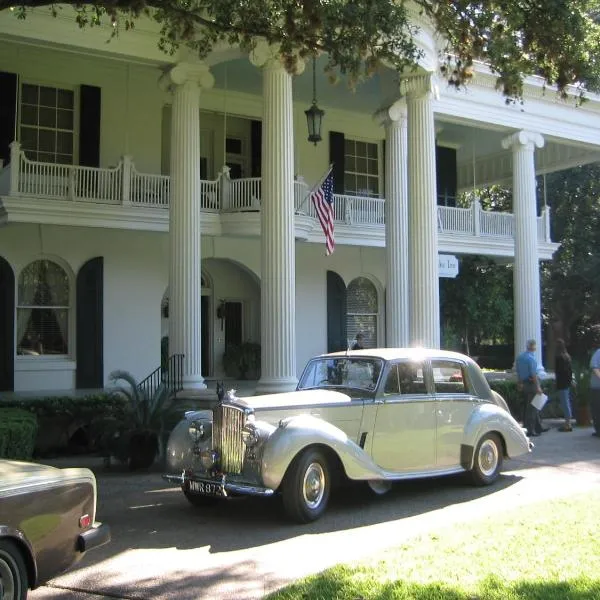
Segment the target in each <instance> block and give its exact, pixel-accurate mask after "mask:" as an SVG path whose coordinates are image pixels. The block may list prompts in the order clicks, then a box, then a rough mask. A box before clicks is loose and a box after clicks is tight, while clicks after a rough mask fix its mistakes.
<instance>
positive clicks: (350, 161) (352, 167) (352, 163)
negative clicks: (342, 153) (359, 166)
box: [344, 156, 356, 171]
mask: <svg viewBox="0 0 600 600" xmlns="http://www.w3.org/2000/svg"><path fill="white" fill-rule="evenodd" d="M344 162H345V163H346V164H345V166H344V170H346V171H356V158H355V157H354V156H346V158H345V161H344Z"/></svg>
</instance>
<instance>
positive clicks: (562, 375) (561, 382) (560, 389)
mask: <svg viewBox="0 0 600 600" xmlns="http://www.w3.org/2000/svg"><path fill="white" fill-rule="evenodd" d="M554 374H555V376H556V393H557V395H558V399H559V400H560V407H561V409H562V412H563V417H564V418H565V423H564V425H563V426H562V427H559V428H558V430H559V431H573V427H572V426H571V419H572V418H573V410H572V407H571V383H572V382H573V367H572V365H571V356H570V355H569V353H568V352H567V347H566V346H565V341H564V340H563V339H560V338H559V339H557V340H556V359H555V361H554Z"/></svg>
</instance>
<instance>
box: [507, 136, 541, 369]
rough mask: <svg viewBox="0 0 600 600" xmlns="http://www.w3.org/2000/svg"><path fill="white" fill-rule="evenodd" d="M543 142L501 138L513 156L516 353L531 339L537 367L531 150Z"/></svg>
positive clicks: (538, 336) (537, 280)
mask: <svg viewBox="0 0 600 600" xmlns="http://www.w3.org/2000/svg"><path fill="white" fill-rule="evenodd" d="M543 145H544V138H543V137H542V136H541V135H540V134H538V133H532V132H529V131H518V132H517V133H514V134H513V135H510V136H509V137H507V138H505V139H504V140H502V147H503V148H505V149H507V150H508V149H509V148H512V155H513V213H514V223H515V263H514V264H515V267H514V275H513V277H514V305H515V356H516V355H517V354H519V353H520V352H523V350H525V346H526V344H527V340H528V339H534V340H535V341H536V342H537V350H536V358H537V361H538V365H539V366H540V367H541V366H542V322H541V319H542V316H541V300H540V295H541V292H540V267H539V260H538V239H537V210H536V197H535V158H534V150H535V147H536V146H537V147H538V148H542V147H543Z"/></svg>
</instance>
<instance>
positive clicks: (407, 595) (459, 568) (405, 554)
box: [268, 490, 600, 600]
mask: <svg viewBox="0 0 600 600" xmlns="http://www.w3.org/2000/svg"><path fill="white" fill-rule="evenodd" d="M268 598H269V599H270V600H300V599H310V600H600V490H598V491H595V492H593V493H589V494H585V495H579V496H575V497H571V498H568V499H565V500H554V501H546V502H544V503H539V504H536V505H533V506H526V507H524V508H520V509H515V510H511V511H508V512H506V513H505V514H503V515H500V516H499V517H497V518H495V519H489V518H488V519H485V520H482V521H476V522H473V523H469V525H468V526H465V525H464V524H463V525H456V526H452V527H448V528H447V529H443V530H441V531H438V532H437V533H435V534H432V533H429V534H426V535H423V536H420V537H417V538H413V539H411V540H410V542H407V543H405V544H403V545H402V546H400V547H397V548H393V549H389V550H387V551H386V552H385V553H383V554H379V555H377V556H374V557H373V558H372V559H370V560H369V561H365V562H362V563H360V564H359V565H358V566H353V567H350V566H346V565H341V566H337V567H334V568H332V569H329V570H327V571H324V572H323V573H321V574H319V575H315V576H312V577H308V578H306V579H303V580H301V581H299V582H298V583H295V584H293V585H291V586H289V587H287V588H284V589H282V590H280V591H279V592H276V593H274V594H272V595H270V596H268Z"/></svg>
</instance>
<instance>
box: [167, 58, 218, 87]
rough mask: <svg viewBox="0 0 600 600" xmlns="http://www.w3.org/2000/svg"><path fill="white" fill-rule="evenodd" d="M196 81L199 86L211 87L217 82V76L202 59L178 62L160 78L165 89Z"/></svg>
mask: <svg viewBox="0 0 600 600" xmlns="http://www.w3.org/2000/svg"><path fill="white" fill-rule="evenodd" d="M190 82H191V83H195V84H196V85H198V87H199V88H202V89H210V88H212V87H213V85H214V83H215V78H214V77H213V75H212V73H211V72H210V69H209V67H208V65H207V64H206V63H204V62H202V61H199V60H198V61H185V62H178V63H176V64H175V65H173V66H172V67H171V68H170V69H168V70H167V71H165V72H164V73H163V74H162V75H161V77H160V80H159V86H160V87H161V88H162V89H163V90H167V91H173V89H174V88H175V87H176V86H179V85H184V84H186V83H190Z"/></svg>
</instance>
